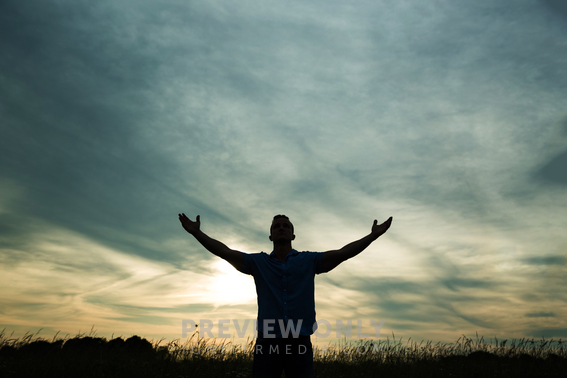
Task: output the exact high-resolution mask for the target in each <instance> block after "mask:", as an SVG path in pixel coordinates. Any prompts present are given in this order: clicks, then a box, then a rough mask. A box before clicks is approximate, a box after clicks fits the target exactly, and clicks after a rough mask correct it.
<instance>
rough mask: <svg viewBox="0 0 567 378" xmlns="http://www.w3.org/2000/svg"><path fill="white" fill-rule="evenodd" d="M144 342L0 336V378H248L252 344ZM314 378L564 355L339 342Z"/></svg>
mask: <svg viewBox="0 0 567 378" xmlns="http://www.w3.org/2000/svg"><path fill="white" fill-rule="evenodd" d="M162 342H163V340H160V341H158V342H150V341H148V340H145V339H142V338H140V337H138V336H132V337H129V338H127V339H123V338H113V339H111V340H107V339H105V338H101V337H96V336H95V335H94V334H93V333H92V332H91V334H90V335H78V336H75V337H74V338H68V337H66V338H59V339H58V338H57V337H55V338H54V339H53V340H51V341H48V340H45V339H43V338H40V337H38V336H37V335H26V336H25V337H23V338H21V339H12V338H9V337H7V336H6V335H5V334H4V332H2V333H0V377H134V376H135V377H152V378H155V377H175V378H180V377H248V376H251V372H252V350H253V340H248V342H246V343H245V344H232V342H231V341H228V340H226V339H220V341H219V340H218V339H204V338H199V335H198V333H195V334H193V336H192V337H191V338H190V339H189V340H188V341H186V342H184V343H181V342H180V341H179V340H174V341H172V342H169V343H167V344H166V345H160V344H161V343H162ZM314 357H315V376H316V377H345V378H346V377H534V376H538V377H563V376H564V374H565V371H567V351H566V350H565V348H564V342H562V341H561V340H558V341H555V340H544V339H542V340H533V339H532V340H529V339H520V340H511V341H509V340H503V341H498V340H497V339H495V340H491V341H490V342H485V341H484V339H483V338H478V336H477V338H476V340H473V339H471V338H467V337H464V336H463V337H461V338H460V339H459V340H457V342H456V343H450V344H447V343H432V342H421V343H417V342H414V341H411V340H409V341H407V342H405V343H404V342H402V341H401V340H396V339H395V338H392V339H390V338H386V339H385V340H367V341H364V340H360V341H353V342H347V341H343V342H339V343H337V344H332V345H331V346H326V347H324V348H315V353H314Z"/></svg>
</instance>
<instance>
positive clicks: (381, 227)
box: [372, 217, 392, 237]
mask: <svg viewBox="0 0 567 378" xmlns="http://www.w3.org/2000/svg"><path fill="white" fill-rule="evenodd" d="M391 224H392V217H390V218H388V220H387V221H386V222H384V223H382V224H378V221H377V220H376V219H374V223H373V224H372V235H375V236H376V237H379V236H380V235H382V234H384V233H385V232H386V231H388V229H389V228H390V225H391Z"/></svg>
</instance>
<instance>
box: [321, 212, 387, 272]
mask: <svg viewBox="0 0 567 378" xmlns="http://www.w3.org/2000/svg"><path fill="white" fill-rule="evenodd" d="M391 224H392V217H390V218H388V220H387V221H386V222H384V223H382V224H378V221H377V220H374V223H373V224H372V229H371V231H370V234H368V235H366V236H365V237H363V238H362V239H360V240H357V241H354V242H352V243H350V244H347V245H345V246H344V247H342V248H341V249H338V250H336V251H328V252H325V254H323V262H322V263H323V270H324V271H325V272H328V271H330V270H333V269H334V268H336V267H337V265H339V264H340V263H342V262H343V261H345V260H348V259H350V258H351V257H354V256H356V255H358V254H359V253H360V252H362V251H364V250H365V249H366V247H368V246H369V245H370V244H371V243H372V242H373V241H374V240H376V239H378V238H379V237H380V236H381V235H382V234H384V233H385V232H386V231H388V228H390V225H391Z"/></svg>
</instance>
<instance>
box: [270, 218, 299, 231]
mask: <svg viewBox="0 0 567 378" xmlns="http://www.w3.org/2000/svg"><path fill="white" fill-rule="evenodd" d="M280 218H284V219H287V220H288V221H289V224H291V233H292V234H293V223H291V221H290V220H289V218H288V217H287V215H283V214H278V215H275V216H274V219H272V224H271V225H270V234H271V233H272V225H273V224H274V221H275V220H276V219H280Z"/></svg>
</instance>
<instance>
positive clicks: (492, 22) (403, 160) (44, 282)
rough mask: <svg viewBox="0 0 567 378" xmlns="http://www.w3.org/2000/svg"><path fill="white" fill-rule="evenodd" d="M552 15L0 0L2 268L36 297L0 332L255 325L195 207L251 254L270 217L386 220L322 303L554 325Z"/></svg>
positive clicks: (354, 310) (328, 226) (13, 297)
mask: <svg viewBox="0 0 567 378" xmlns="http://www.w3.org/2000/svg"><path fill="white" fill-rule="evenodd" d="M553 4H554V3H553V2H545V3H529V2H523V3H519V4H516V5H515V6H514V7H510V6H509V5H508V4H506V3H504V2H498V1H497V2H475V3H470V4H467V5H463V4H458V5H456V4H453V3H451V2H437V3H427V4H425V3H418V2H414V3H412V2H409V3H407V2H388V1H379V2H373V3H368V2H361V3H360V4H357V5H356V6H355V5H352V4H347V3H344V2H333V1H331V2H329V1H326V2H309V3H306V2H299V1H292V2H288V3H286V4H285V5H283V4H280V3H261V4H260V3H258V2H254V1H250V2H241V3H238V5H236V4H235V3H232V2H223V1H220V2H199V1H196V2H191V3H187V2H180V1H173V0H171V1H169V0H168V1H165V2H161V3H159V4H157V3H154V2H144V1H142V2H139V1H136V2H120V3H116V2H110V1H102V2H97V3H93V4H84V3H77V2H73V1H67V2H66V1H63V2H49V1H47V2H46V1H27V2H25V3H22V2H16V1H4V2H2V3H1V5H0V49H1V50H2V51H3V54H2V58H0V72H1V73H0V85H1V86H2V87H3V88H5V90H4V91H2V92H1V93H0V128H1V129H2V135H3V137H2V139H1V140H0V151H1V152H0V167H1V168H0V191H1V192H2V198H0V232H2V238H1V239H0V248H1V249H0V269H1V270H2V271H3V272H8V273H9V274H10V277H12V279H13V280H14V282H20V283H21V286H19V288H18V287H14V286H10V290H9V292H6V293H5V294H3V296H2V297H1V298H0V299H1V301H2V303H3V308H5V310H4V311H5V314H4V316H5V318H3V320H1V321H2V322H3V323H6V324H20V323H18V321H17V319H18V316H20V315H22V316H24V315H25V317H24V318H25V319H27V320H26V321H25V322H26V323H25V324H26V325H28V326H29V325H30V324H32V323H33V322H34V321H35V320H34V319H37V318H36V317H37V316H39V315H38V314H39V313H40V312H41V311H47V312H48V313H50V314H56V315H54V316H53V318H56V317H59V318H60V319H69V317H73V319H77V320H76V323H73V326H76V327H77V328H79V326H78V325H79V323H80V322H82V323H83V325H82V326H81V328H83V329H84V328H86V327H90V326H91V324H90V323H91V321H92V323H99V319H104V320H103V321H102V322H103V323H100V324H104V327H105V329H106V328H108V329H110V328H112V324H121V325H123V323H120V322H119V320H118V319H124V322H127V323H131V324H129V325H128V327H131V328H128V329H132V330H134V329H136V328H135V327H136V324H141V323H143V322H144V321H148V322H154V323H155V322H158V323H159V321H161V320H160V319H162V320H163V322H164V324H167V325H164V327H162V328H160V327H158V326H156V327H155V328H154V329H155V330H156V331H155V332H156V333H158V332H160V331H163V332H172V331H171V330H172V329H173V324H174V323H175V321H174V320H173V319H174V317H175V316H187V317H189V316H193V315H191V314H194V315H195V316H197V315H199V316H200V315H203V316H205V315H204V314H208V315H207V316H209V315H210V316H216V315H215V314H217V315H218V314H224V313H230V311H231V309H232V310H234V311H238V314H239V316H240V315H242V316H248V315H250V314H252V315H250V316H253V312H254V310H253V305H252V307H250V304H249V299H250V298H249V297H248V296H246V295H244V294H242V291H246V290H250V288H248V289H246V285H245V284H244V281H242V282H241V281H239V285H235V287H234V288H233V289H234V290H235V291H233V292H232V291H229V292H222V289H221V288H220V287H219V284H218V282H225V281H223V280H222V279H223V278H224V279H226V278H230V279H235V280H236V276H233V275H232V274H233V273H234V274H236V273H235V272H233V273H229V272H226V271H223V270H222V266H219V265H218V261H217V260H215V259H216V258H215V257H214V256H212V255H210V254H209V253H208V252H207V251H206V250H204V249H203V248H202V247H201V246H200V245H199V244H198V243H197V242H196V241H195V240H193V239H192V237H191V236H190V235H187V234H186V233H185V232H184V231H183V229H182V228H181V227H180V225H179V222H178V220H177V213H179V212H182V211H183V212H185V213H187V215H188V216H190V217H191V218H194V217H195V216H196V215H197V214H200V215H201V219H202V228H203V230H204V231H205V232H207V233H208V234H210V235H211V236H212V237H215V238H217V239H219V240H222V241H223V242H225V243H226V244H227V245H229V246H231V247H233V248H235V249H239V250H242V251H245V252H257V251H260V250H264V251H269V250H270V249H271V245H270V244H269V240H268V238H267V236H268V231H267V230H268V226H269V223H270V221H271V218H272V216H273V215H274V214H277V213H284V214H287V215H289V216H290V217H291V218H292V220H293V222H294V225H295V226H296V231H297V232H296V234H297V235H298V238H297V240H296V246H297V248H298V249H301V250H315V251H316V250H330V249H336V248H340V247H341V246H343V245H345V244H347V243H348V242H351V241H353V240H356V239H358V238H360V237H362V236H364V235H365V233H367V232H368V230H369V227H370V224H371V223H372V220H373V219H374V218H378V219H384V220H385V219H386V218H387V217H388V216H390V215H393V216H394V225H393V227H392V229H391V230H390V231H389V232H388V234H387V235H385V236H384V238H381V239H380V240H379V241H378V242H377V244H376V245H373V246H372V248H371V249H370V250H369V251H365V253H364V254H362V255H361V256H358V257H357V258H356V259H353V260H352V261H349V262H348V263H345V265H344V266H341V267H340V268H338V270H336V271H333V272H332V273H331V274H330V275H328V276H327V275H325V276H322V277H320V278H318V288H317V290H318V292H320V293H321V294H323V293H324V295H320V296H319V297H318V299H319V300H320V304H321V306H320V307H321V310H322V311H323V313H326V314H327V315H329V314H330V316H331V317H333V316H339V315H338V314H340V316H362V315H364V316H378V317H385V316H389V318H390V319H392V320H391V321H389V322H390V323H388V324H391V325H392V326H395V327H399V329H405V330H414V331H415V332H426V331H425V330H426V329H429V330H428V331H427V332H431V333H429V335H435V334H437V335H440V337H441V336H443V337H445V336H447V335H449V333H451V332H457V331H458V330H459V329H463V330H471V329H474V327H482V329H490V330H494V329H499V328H501V329H504V330H508V331H510V332H523V331H526V330H527V329H539V328H541V329H543V328H544V326H541V325H535V324H531V323H530V324H528V325H524V326H523V327H524V328H522V327H521V326H517V327H516V328H514V327H515V326H514V324H524V323H522V322H524V321H525V320H526V318H525V317H523V316H522V315H521V314H519V313H517V312H516V311H515V310H514V305H513V303H514V301H518V303H522V304H523V305H524V307H525V310H524V311H523V313H528V314H531V313H537V311H538V310H537V308H538V307H539V308H546V309H547V308H549V309H553V311H555V313H556V314H557V315H558V318H561V315H562V314H560V312H558V311H556V310H555V307H556V306H559V302H558V301H560V300H562V299H561V298H562V296H561V294H560V293H561V291H560V290H559V288H561V287H562V286H561V285H562V284H564V273H563V271H562V270H561V267H562V266H563V265H564V258H563V257H562V256H563V255H562V254H563V253H564V246H565V243H566V242H567V240H566V239H565V236H564V235H563V234H564V230H563V229H562V227H561V224H563V223H562V222H563V221H565V220H567V219H566V218H565V215H563V214H562V213H561V212H560V211H558V210H557V209H562V208H563V206H562V205H563V204H564V203H565V195H564V193H563V192H562V190H561V187H562V186H561V185H562V184H561V182H562V181H561V180H562V179H561V170H560V169H559V168H557V167H560V166H561V161H562V156H563V154H564V151H565V144H564V143H563V142H564V139H561V137H558V136H557V135H558V134H557V130H558V129H560V128H563V126H564V122H563V121H562V120H563V118H562V117H563V116H562V115H563V114H564V104H565V94H564V87H565V84H566V83H567V82H566V77H565V75H564V56H565V53H566V51H565V44H564V42H563V41H564V39H565V38H564V37H565V29H564V22H563V21H564V20H563V19H562V18H553V19H550V18H549V16H548V13H547V10H546V9H547V8H546V7H547V6H557V4H555V5H553ZM558 120H559V123H558ZM562 122H563V123H562ZM558 125H559V127H558ZM558 169H559V170H558ZM534 172H535V173H534ZM41 264H45V266H47V267H49V270H45V269H44V270H43V271H42V269H41ZM544 270H546V271H545V274H543V275H542V272H543V271H544ZM352 277H355V278H354V279H352ZM79 278H83V279H82V280H81V279H79ZM241 278H242V279H247V278H249V277H245V276H243V277H241ZM214 279H218V280H217V281H214ZM215 282H217V283H215ZM215 285H216V286H215ZM550 287H551V288H558V290H555V289H554V290H553V291H554V292H555V293H556V294H554V295H551V294H549V288H550ZM237 288H238V290H236V289H237ZM116 289H120V290H116ZM184 290H187V291H184ZM46 292H50V293H51V294H49V295H48V296H47V297H46V298H47V299H46V300H45V301H43V300H39V299H38V298H40V297H41V294H42V293H43V294H46ZM237 292H238V293H237ZM163 293H171V296H170V297H167V298H166V299H164V297H163ZM337 293H343V294H344V295H343V297H347V296H348V297H349V298H350V299H349V300H347V299H341V298H339V297H338V294H337ZM184 295H187V296H184ZM252 295H253V293H252ZM326 296H328V298H327V299H326ZM207 297H209V298H207ZM212 297H215V299H214V300H212V299H210V298H212ZM231 297H232V298H239V300H240V301H241V302H242V304H241V306H242V307H238V306H237V304H235V303H232V302H231V301H230V298H231ZM329 298H334V301H335V303H333V301H332V300H330V299H329ZM77 301H78V302H77ZM215 301H216V302H215ZM337 301H339V302H340V303H344V306H343V308H339V307H341V306H337V305H336V303H337ZM77 303H79V304H80V305H78V304H77ZM184 306H186V307H184ZM237 307H238V310H235V309H236V308H237ZM177 309H179V311H180V312H185V311H186V312H187V313H189V316H188V314H187V313H186V314H185V315H181V314H178V313H177V312H176V311H177ZM10 311H12V312H10ZM318 311H319V307H318ZM7 314H8V315H7ZM9 314H11V315H9ZM26 314H27V315H26ZM211 314H213V315H211ZM79 315H80V316H79ZM327 315H326V316H327ZM24 318H22V319H24ZM8 319H9V321H8ZM112 319H115V320H112ZM144 319H145V320H144ZM168 319H169V320H168ZM393 319H397V320H393ZM527 320H528V322H529V321H530V319H527ZM544 320H545V319H544ZM113 321H116V322H118V323H113ZM85 323H87V324H85ZM152 324H153V323H152ZM506 324H512V325H510V326H506ZM46 326H49V325H46ZM168 327H170V328H168ZM530 327H531V328H530ZM545 327H547V325H545ZM158 330H159V331H158ZM435 332H437V333H435Z"/></svg>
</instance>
